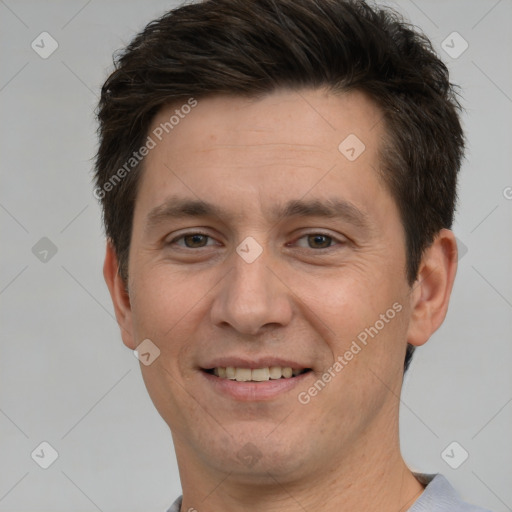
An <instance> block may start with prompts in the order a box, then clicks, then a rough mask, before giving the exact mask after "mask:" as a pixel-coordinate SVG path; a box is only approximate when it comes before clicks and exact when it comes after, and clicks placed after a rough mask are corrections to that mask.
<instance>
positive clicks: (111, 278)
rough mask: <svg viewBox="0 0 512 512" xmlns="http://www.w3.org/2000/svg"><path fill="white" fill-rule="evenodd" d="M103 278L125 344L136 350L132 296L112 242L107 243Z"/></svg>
mask: <svg viewBox="0 0 512 512" xmlns="http://www.w3.org/2000/svg"><path fill="white" fill-rule="evenodd" d="M103 277H104V278H105V281H106V283H107V286H108V290H109V292H110V297H111V298H112V303H113V304H114V311H115V314H116V319H117V323H118V324H119V327H120V328H121V337H122V338H123V343H124V344H125V345H126V346H127V347H128V348H131V349H132V350H135V347H136V345H135V343H134V339H133V329H132V328H133V325H132V310H131V304H130V295H129V293H128V291H127V289H126V286H125V282H124V281H123V279H122V278H121V276H120V275H119V262H118V260H117V254H116V251H115V249H114V246H113V245H112V243H111V242H110V241H108V242H107V249H106V252H105V262H104V264H103Z"/></svg>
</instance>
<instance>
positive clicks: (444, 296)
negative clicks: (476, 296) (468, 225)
mask: <svg viewBox="0 0 512 512" xmlns="http://www.w3.org/2000/svg"><path fill="white" fill-rule="evenodd" d="M456 272H457V242H456V240H455V235H454V234H453V232H452V231H450V230H448V229H442V230H441V231H440V232H439V233H438V235H437V236H436V238H435V239H434V241H433V243H432V245H431V246H430V247H429V248H428V249H426V250H425V252H424V254H423V257H422V259H421V263H420V268H419V270H418V277H417V279H416V282H415V283H414V285H413V286H412V288H411V319H410V322H409V330H408V338H407V341H408V342H409V343H410V344H411V345H415V346H419V345H423V344H424V343H426V342H427V341H428V339H429V338H430V336H431V335H432V334H433V333H434V332H435V331H436V330H437V329H438V328H439V326H440V325H441V324H442V323H443V321H444V319H445V316H446V312H447V310H448V303H449V301H450V294H451V292H452V288H453V281H454V280H455V274H456Z"/></svg>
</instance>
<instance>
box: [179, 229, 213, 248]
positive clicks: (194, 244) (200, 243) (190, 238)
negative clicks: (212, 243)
mask: <svg viewBox="0 0 512 512" xmlns="http://www.w3.org/2000/svg"><path fill="white" fill-rule="evenodd" d="M182 238H183V241H184V242H185V246H186V247H188V248H190V249H196V248H198V247H205V246H206V245H207V243H208V238H209V237H208V236H207V235H202V234H201V233H194V234H192V235H185V236H183V237H182Z"/></svg>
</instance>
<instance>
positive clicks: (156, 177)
mask: <svg viewBox="0 0 512 512" xmlns="http://www.w3.org/2000/svg"><path fill="white" fill-rule="evenodd" d="M194 101H197V104H196V105H195V106H194V107H193V108H188V107H184V105H187V104H190V101H188V102H187V100H184V101H183V102H182V103H181V104H180V103H176V104H173V105H172V106H167V107H165V108H162V109H161V110H160V111H159V112H158V114H157V116H156V117H155V119H154V120H153V122H152V125H151V127H150V130H149V132H148V134H149V137H151V138H152V140H153V142H154V148H153V149H151V151H150V152H149V153H148V155H147V156H146V158H145V161H144V170H143V174H142V177H141V186H140V187H139V197H138V199H137V205H136V211H137V209H140V208H143V209H146V210H147V209H148V208H151V207H154V206H156V205H158V204H160V203H163V202H164V201H165V198H166V196H169V195H170V193H172V194H173V195H175V194H180V193H181V195H186V196H188V197H189V198H192V197H195V198H196V199H197V198H206V197H208V198H210V199H211V197H212V194H213V195H214V196H215V199H216V200H217V201H218V202H222V203H224V204H225V205H228V206H229V205H232V206H233V208H235V207H236V209H237V211H239V212H241V211H246V210H247V209H248V208H249V205H251V204H252V205H254V204H255V203H259V204H260V205H262V207H263V206H265V204H266V203H267V206H268V204H270V203H271V202H272V201H275V200H276V198H280V199H289V200H290V199H291V200H293V199H298V198H300V197H303V196H304V195H305V194H309V195H310V196H311V198H314V199H321V198H322V197H326V196H327V195H329V196H332V193H333V191H334V192H336V191H339V192H340V193H341V194H342V195H345V196H347V195H348V196H351V197H345V198H346V199H348V200H350V201H352V202H354V203H356V204H357V203H358V202H361V200H362V198H363V196H364V195H365V194H366V195H368V194H371V193H372V192H375V193H377V192H378V188H379V187H380V188H382V183H381V181H380V179H379V177H378V171H377V169H378V167H379V148H380V145H381V139H382V135H383V134H382V129H383V127H382V126H381V125H382V123H380V119H381V113H380V111H379V109H378V107H377V106H376V105H375V104H374V103H373V102H372V101H371V100H369V99H368V98H367V97H366V96H365V95H364V94H362V93H359V92H351V93H343V94H336V95H334V94H332V93H328V92H327V91H325V90H321V89H313V90H301V91H288V90H280V91H275V92H273V93H271V94H267V95H266V96H264V97H260V98H250V99H248V98H243V97H238V96H227V95H223V96H220V95H219V96H214V97H209V98H205V99H200V98H199V99H197V100H194ZM241 199H242V200H241ZM266 199H268V200H267V201H266ZM280 202H282V201H280Z"/></svg>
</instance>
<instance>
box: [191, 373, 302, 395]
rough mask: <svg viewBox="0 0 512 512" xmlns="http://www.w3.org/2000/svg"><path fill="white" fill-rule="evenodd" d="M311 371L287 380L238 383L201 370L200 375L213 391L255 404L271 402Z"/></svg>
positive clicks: (300, 381) (298, 382)
mask: <svg viewBox="0 0 512 512" xmlns="http://www.w3.org/2000/svg"><path fill="white" fill-rule="evenodd" d="M310 373H311V371H308V372H306V373H301V374H300V375H297V376H296V377H290V378H288V379H283V378H281V379H273V380H264V381H262V382H238V381H236V380H231V379H222V378H220V377H217V376H215V375H212V374H210V373H207V372H205V371H202V370H201V374H202V375H203V376H204V377H205V378H206V379H207V381H208V382H209V383H210V385H211V386H212V387H213V389H214V390H215V391H218V392H219V393H222V394H225V395H228V396H229V397H231V398H234V399H235V400H240V401H243V402H251V401H253V402H255V401H262V400H271V399H272V398H275V397H277V396H279V395H281V394H283V393H286V392H287V391H290V390H291V389H293V388H294V387H295V386H297V385H298V384H300V383H302V382H303V381H304V379H307V378H308V376H309V374H310Z"/></svg>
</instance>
